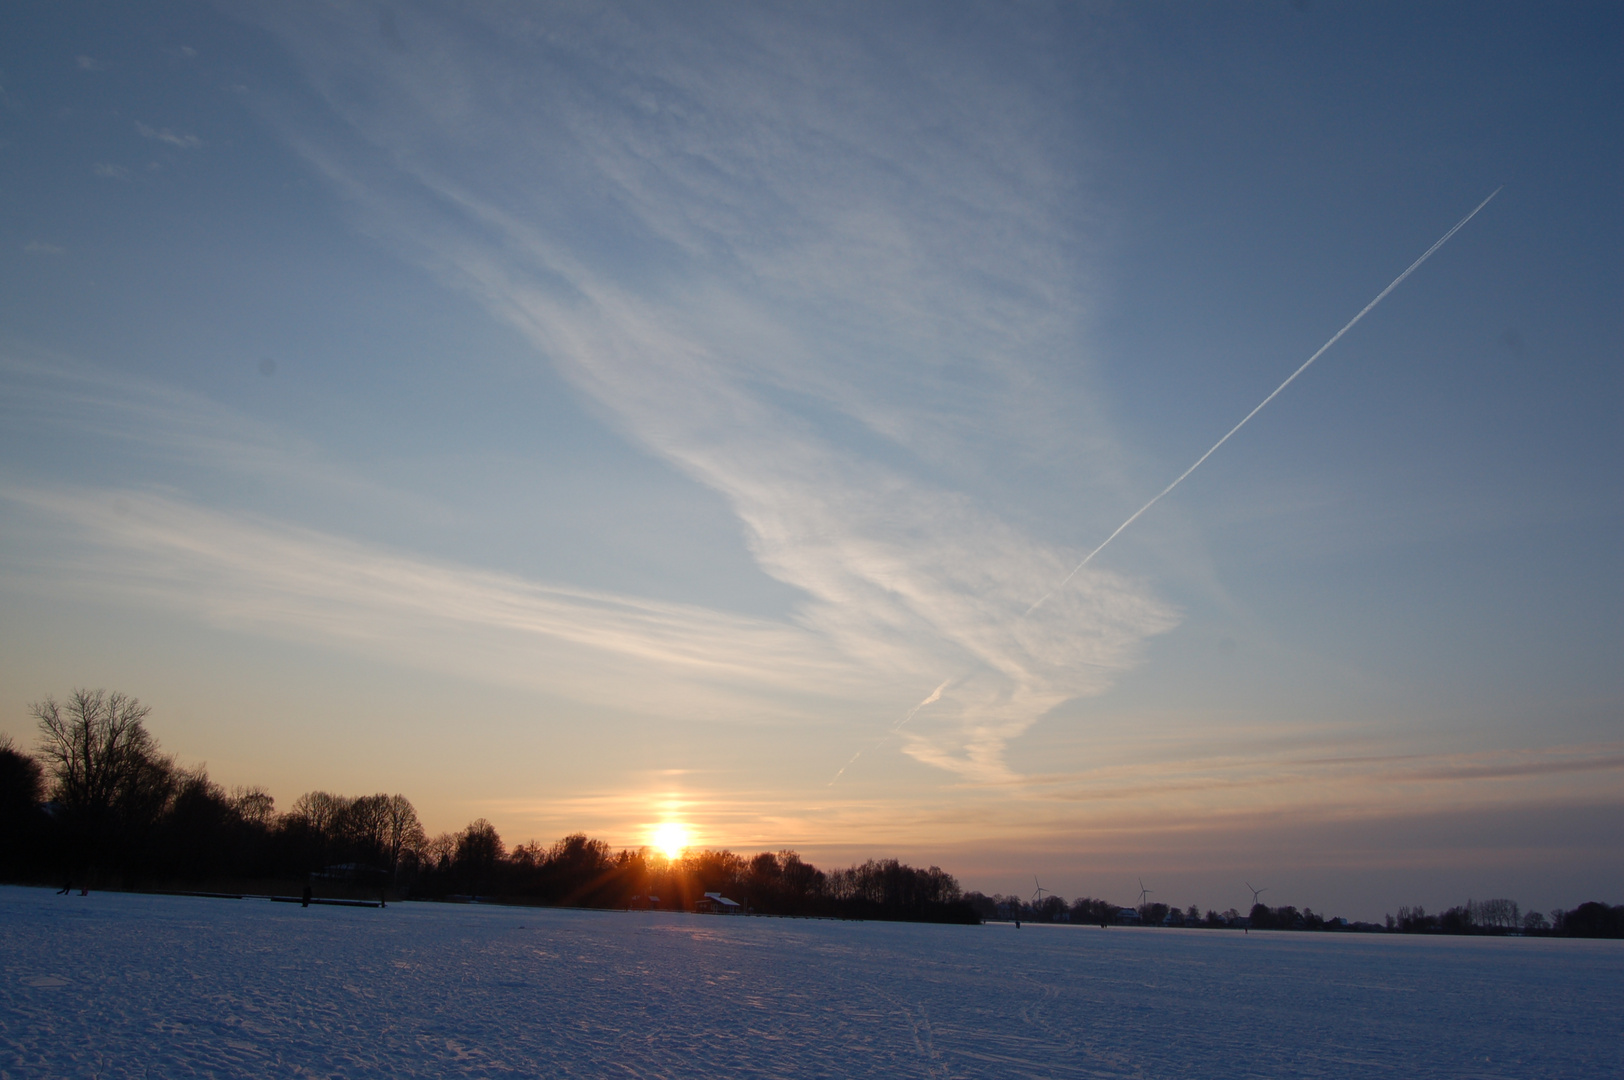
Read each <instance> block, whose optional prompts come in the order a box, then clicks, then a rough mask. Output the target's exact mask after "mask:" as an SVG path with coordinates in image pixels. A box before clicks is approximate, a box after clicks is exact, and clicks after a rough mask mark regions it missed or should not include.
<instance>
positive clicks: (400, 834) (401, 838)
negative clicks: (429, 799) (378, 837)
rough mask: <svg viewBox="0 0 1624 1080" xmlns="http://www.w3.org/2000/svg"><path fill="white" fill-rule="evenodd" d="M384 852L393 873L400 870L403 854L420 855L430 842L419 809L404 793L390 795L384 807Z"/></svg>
mask: <svg viewBox="0 0 1624 1080" xmlns="http://www.w3.org/2000/svg"><path fill="white" fill-rule="evenodd" d="M384 814H385V817H384V822H385V829H384V834H383V835H384V852H385V854H387V855H388V856H389V872H390V874H391V875H393V874H395V873H397V872H398V871H399V870H400V860H401V856H402V855H406V854H412V855H419V854H420V853H421V852H422V851H423V848H424V847H425V846H426V845H427V844H428V836H427V834H425V833H424V832H423V824H422V822H420V821H418V820H417V809H416V808H415V807H413V806H412V801H411V800H410V799H408V798H407V797H406V796H404V795H390V796H389V797H388V802H387V803H386V805H385V808H384Z"/></svg>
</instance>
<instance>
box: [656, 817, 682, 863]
mask: <svg viewBox="0 0 1624 1080" xmlns="http://www.w3.org/2000/svg"><path fill="white" fill-rule="evenodd" d="M688 843H689V840H688V826H686V825H684V824H682V823H681V822H677V821H667V822H665V823H664V824H663V825H661V826H660V827H659V828H657V829H655V830H654V846H655V847H657V848H659V849H660V853H661V854H662V855H664V856H665V857H666V858H667V859H675V858H676V857H677V856H678V855H681V854H682V852H683V849H684V848H686V847H687V846H688Z"/></svg>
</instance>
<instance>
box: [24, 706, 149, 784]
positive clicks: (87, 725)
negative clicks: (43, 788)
mask: <svg viewBox="0 0 1624 1080" xmlns="http://www.w3.org/2000/svg"><path fill="white" fill-rule="evenodd" d="M28 708H29V712H30V713H31V714H32V715H33V717H34V719H35V720H37V721H39V730H40V748H39V756H40V757H41V758H43V759H44V761H45V766H46V768H47V769H48V770H49V771H50V773H51V777H52V780H53V781H54V782H55V786H54V789H53V791H52V795H53V796H54V797H55V798H56V801H57V802H59V803H61V804H62V806H63V807H64V808H67V809H69V810H76V811H85V810H88V811H91V812H95V811H99V810H106V809H109V808H111V807H112V806H113V804H114V803H115V802H116V801H117V800H118V798H119V796H120V794H121V793H122V792H123V789H125V788H127V787H128V786H129V784H130V782H131V780H132V779H133V778H134V777H135V775H136V774H137V773H138V772H139V771H140V769H141V767H142V766H143V765H145V764H146V763H147V761H148V760H149V759H151V758H153V757H155V756H156V755H157V750H158V745H157V742H156V741H155V740H154V739H153V738H152V735H151V734H150V733H148V731H147V728H146V723H145V721H146V718H147V713H148V712H149V711H151V710H149V709H148V708H147V706H145V705H143V704H141V703H140V702H139V701H137V700H136V699H135V698H132V697H126V696H125V695H123V694H119V693H113V694H109V693H107V692H106V691H105V690H94V691H91V690H75V691H74V692H73V694H72V696H71V697H69V698H68V701H67V704H66V705H58V704H57V702H56V699H55V698H51V697H47V698H46V699H45V700H44V701H42V702H35V703H34V704H32V705H30V706H29V707H28Z"/></svg>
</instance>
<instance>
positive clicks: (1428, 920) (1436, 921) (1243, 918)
mask: <svg viewBox="0 0 1624 1080" xmlns="http://www.w3.org/2000/svg"><path fill="white" fill-rule="evenodd" d="M964 899H965V902H966V903H968V904H969V905H970V907H971V908H972V909H973V910H974V911H975V912H976V914H978V915H979V916H980V917H981V918H982V919H983V920H988V921H991V920H1004V921H1013V920H1020V921H1023V922H1036V923H1062V922H1063V923H1075V924H1081V925H1097V926H1110V925H1113V924H1118V923H1121V922H1123V921H1124V920H1125V917H1128V918H1131V919H1132V921H1134V922H1135V923H1136V924H1138V925H1141V926H1174V927H1199V928H1203V929H1216V930H1223V929H1230V930H1235V929H1240V928H1242V927H1245V928H1247V929H1249V930H1327V931H1353V932H1359V931H1365V932H1382V933H1401V934H1476V935H1506V934H1521V935H1524V936H1539V935H1559V936H1564V937H1591V938H1617V937H1624V906H1618V907H1609V906H1608V905H1606V904H1603V903H1600V902H1598V901H1594V900H1593V901H1589V902H1587V903H1583V904H1580V905H1579V906H1578V907H1576V908H1574V909H1572V910H1571V911H1566V910H1563V909H1562V908H1555V909H1553V910H1552V911H1551V912H1550V917H1549V918H1547V917H1546V915H1545V914H1544V913H1542V912H1538V911H1529V912H1526V913H1525V912H1523V911H1522V910H1521V909H1520V908H1519V906H1518V904H1517V902H1516V901H1515V900H1505V899H1496V900H1468V901H1467V902H1466V903H1465V904H1462V905H1459V906H1457V907H1452V908H1449V909H1448V910H1446V911H1441V912H1438V913H1437V914H1430V915H1429V914H1428V913H1427V911H1426V909H1424V908H1421V907H1413V908H1410V907H1401V908H1399V909H1398V914H1397V915H1396V916H1394V915H1388V916H1387V919H1386V923H1385V924H1381V923H1367V922H1350V921H1349V920H1347V919H1342V918H1337V917H1335V916H1327V915H1323V914H1319V913H1316V912H1315V911H1314V910H1313V909H1312V908H1303V909H1302V910H1298V909H1297V908H1296V907H1295V906H1293V905H1291V904H1283V905H1281V906H1279V907H1269V906H1268V905H1267V904H1262V903H1254V904H1253V905H1252V908H1251V910H1250V911H1249V912H1248V913H1247V914H1245V915H1242V914H1241V913H1240V911H1238V910H1237V909H1235V908H1230V909H1228V910H1227V911H1223V912H1219V911H1214V910H1212V909H1210V908H1209V909H1208V910H1207V911H1206V912H1205V913H1204V914H1203V913H1202V911H1201V910H1200V909H1199V908H1198V907H1196V905H1194V904H1191V905H1190V906H1189V907H1188V908H1180V907H1179V906H1178V905H1176V904H1173V905H1169V904H1162V903H1143V904H1140V905H1138V906H1137V907H1123V906H1121V905H1118V904H1113V903H1111V902H1110V901H1108V900H1098V899H1095V898H1094V897H1091V896H1085V897H1079V898H1078V899H1076V900H1073V901H1071V902H1070V903H1067V902H1066V899H1065V897H1062V896H1058V895H1055V894H1050V895H1048V896H1044V897H1041V898H1038V897H1032V898H1024V897H1020V896H1016V895H1008V896H1005V895H1002V894H999V893H994V894H993V895H991V896H986V895H983V894H982V893H979V892H970V893H966V894H965V897H964ZM1127 912H1132V913H1133V914H1132V916H1131V917H1129V916H1125V913H1127Z"/></svg>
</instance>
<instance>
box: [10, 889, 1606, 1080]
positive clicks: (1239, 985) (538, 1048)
mask: <svg viewBox="0 0 1624 1080" xmlns="http://www.w3.org/2000/svg"><path fill="white" fill-rule="evenodd" d="M0 972H3V983H0V1076H3V1077H17V1078H21V1077H29V1078H35V1077H57V1076H64V1077H67V1076H71V1077H80V1076H83V1077H143V1078H145V1077H148V1076H161V1077H166V1078H178V1077H191V1076H210V1077H235V1076H255V1077H258V1076H271V1077H277V1076H342V1077H412V1076H422V1077H442V1076H481V1077H483V1076H492V1077H495V1076H502V1077H528V1076H538V1077H551V1076H582V1077H600V1076H606V1077H619V1076H624V1077H666V1076H670V1077H677V1076H681V1077H701V1076H705V1077H735V1076H828V1077H851V1076H876V1077H878V1076H884V1077H897V1076H919V1077H931V1076H940V1077H947V1076H987V1077H1011V1076H1065V1077H1069V1076H1080V1077H1182V1076H1189V1077H1270V1078H1274V1077H1329V1076H1335V1077H1346V1076H1359V1077H1366V1076H1376V1075H1390V1076H1395V1077H1406V1078H1413V1077H1508V1078H1511V1077H1515V1078H1519V1080H1521V1078H1526V1077H1619V1076H1624V943H1621V942H1616V941H1601V942H1584V941H1559V940H1544V939H1529V940H1522V939H1461V938H1417V937H1396V936H1395V937H1385V936H1355V935H1332V934H1278V933H1277V934H1269V933H1259V934H1252V935H1249V936H1243V935H1241V934H1239V933H1233V932H1229V931H1202V930H1190V931H1180V930H1142V929H1125V928H1113V929H1111V930H1103V931H1102V930H1099V929H1097V928H1082V927H1039V926H1027V927H1025V928H1024V929H1021V930H1019V931H1017V930H1015V929H1014V928H1013V927H1010V926H1007V925H989V926H984V927H960V926H909V925H899V924H894V923H892V924H885V923H841V922H816V921H801V920H785V919H742V918H734V919H729V918H722V917H717V916H697V915H669V914H649V913H638V914H629V913H624V912H585V911H557V910H537V909H533V908H531V909H527V908H500V907H463V906H457V907H453V906H445V905H431V904H398V905H393V906H391V907H389V908H388V909H386V910H381V911H380V910H371V909H346V908H330V907H321V908H316V907H313V908H310V909H308V910H306V909H303V908H300V907H298V906H297V905H282V904H271V903H268V902H265V901H254V900H239V901H233V900H207V899H193V898H185V897H159V896H133V895H122V894H114V893H101V894H92V895H90V896H88V897H79V896H68V897H63V896H56V895H53V893H52V892H51V891H50V890H48V889H23V888H0Z"/></svg>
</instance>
